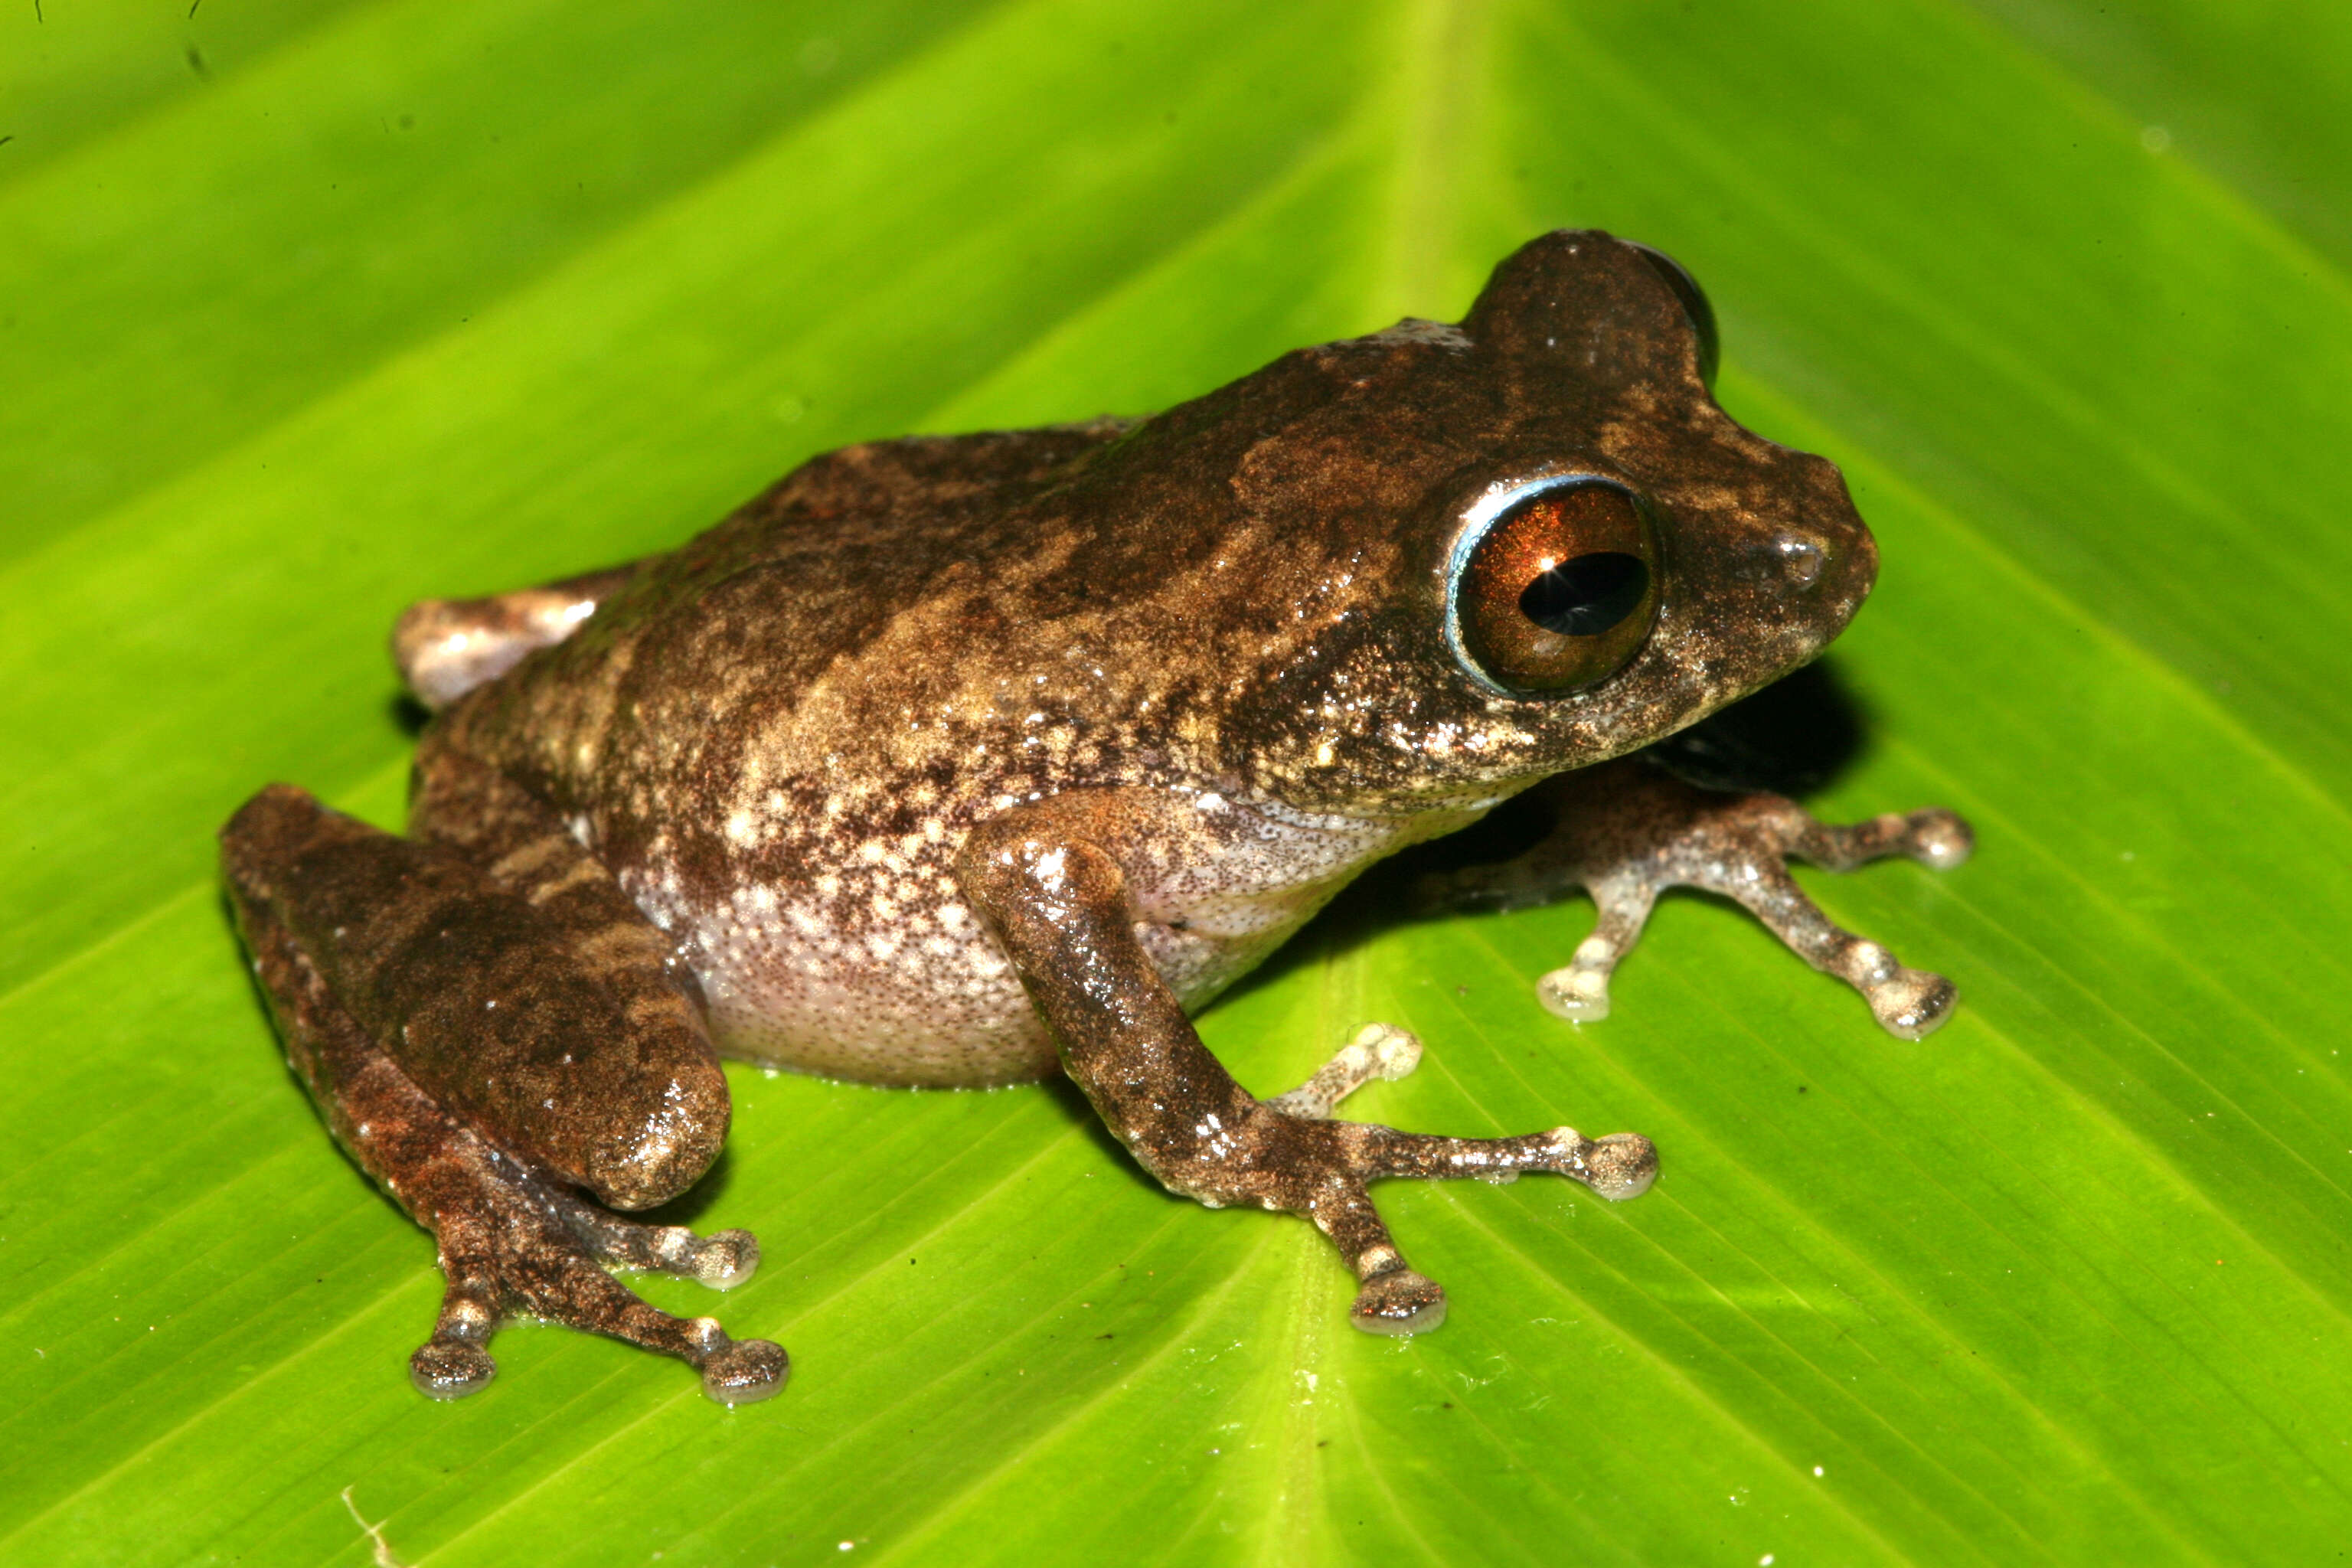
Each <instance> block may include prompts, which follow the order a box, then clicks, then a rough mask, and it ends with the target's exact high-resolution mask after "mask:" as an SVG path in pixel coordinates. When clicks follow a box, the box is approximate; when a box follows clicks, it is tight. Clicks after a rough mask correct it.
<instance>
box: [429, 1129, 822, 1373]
mask: <svg viewBox="0 0 2352 1568" xmlns="http://www.w3.org/2000/svg"><path fill="white" fill-rule="evenodd" d="M449 1131H450V1132H451V1133H452V1134H453V1136H452V1138H451V1140H450V1142H449V1144H448V1146H447V1147H446V1148H445V1150H444V1151H443V1152H442V1154H441V1157H440V1158H439V1159H437V1160H436V1162H435V1166H436V1168H435V1169H433V1170H431V1171H429V1172H425V1173H420V1176H421V1177H422V1180H421V1181H420V1182H418V1183H410V1184H404V1190H402V1192H401V1195H402V1196H403V1197H404V1199H405V1198H409V1197H411V1196H416V1197H420V1198H423V1200H424V1201H421V1202H419V1203H418V1204H417V1205H416V1206H417V1208H418V1210H419V1213H420V1215H422V1217H424V1218H425V1222H426V1224H427V1225H429V1226H431V1227H432V1229H433V1231H434V1233H435V1235H436V1237H437V1238H438V1240H439V1242H440V1252H441V1269H442V1272H443V1273H444V1274H445V1275H446V1276H447V1277H448V1280H449V1287H448V1290H447V1293H446V1295H445V1296H444V1297H443V1298H442V1302H441V1316H440V1319H439V1321H436V1323H435V1325H434V1329H433V1337H432V1338H431V1339H430V1340H428V1341H426V1342H425V1344H424V1345H423V1346H421V1347H419V1349H418V1350H417V1352H416V1353H415V1355H413V1356H411V1357H410V1358H409V1363H408V1366H409V1377H410V1379H411V1380H412V1381H413V1382H415V1384H416V1386H417V1388H418V1389H420V1390H421V1391H423V1392H424V1393H425V1394H430V1395H432V1396H433V1397H434V1398H436V1399H454V1398H457V1397H458V1396H460V1395H462V1394H471V1393H473V1392H475V1391H476V1390H477V1389H479V1388H481V1387H482V1386H483V1385H484V1384H488V1382H489V1381H490V1378H491V1376H492V1375H493V1373H495V1372H496V1371H497V1365H496V1363H493V1362H492V1361H491V1359H490V1355H489V1352H488V1342H489V1338H490V1335H491V1334H492V1333H493V1332H495V1331H497V1329H498V1327H499V1323H500V1322H501V1321H504V1320H505V1319H506V1318H508V1317H510V1316H513V1315H515V1314H516V1313H528V1314H529V1315H530V1316H532V1317H535V1318H539V1319H541V1320H543V1321H550V1322H560V1323H565V1324H569V1325H570V1326H571V1327H573V1328H576V1329H585V1330H587V1331H590V1332H592V1333H600V1334H608V1335H610V1336H612V1337H613V1338H614V1339H619V1340H625V1341H627V1342H629V1343H631V1344H634V1345H638V1346H641V1347H642V1348H644V1349H646V1350H649V1351H656V1352H660V1353H661V1354H664V1355H671V1356H676V1357H677V1358H678V1359H679V1360H680V1361H683V1362H686V1363H689V1364H690V1365H692V1366H694V1367H695V1368H697V1369H698V1371H700V1373H702V1386H703V1390H704V1392H706V1393H708V1394H709V1395H710V1396H711V1397H712V1398H713V1399H716V1400H718V1401H719V1402H720V1403H721V1404H725V1405H742V1404H748V1403H750V1402H751V1401H753V1400H759V1399H765V1398H767V1397H768V1396H769V1395H771V1394H774V1393H776V1392H777V1391H778V1390H779V1389H781V1388H782V1387H783V1385H784V1380H785V1378H786V1377H787V1376H788V1375H789V1374H790V1373H791V1370H792V1364H791V1362H790V1359H789V1358H788V1357H787V1356H786V1355H785V1354H784V1351H783V1347H782V1346H781V1345H777V1344H773V1343H772V1342H769V1341H766V1340H736V1339H730V1338H729V1337H728V1334H727V1331H726V1330H724V1329H722V1328H721V1327H719V1321H718V1320H717V1319H715V1318H676V1317H672V1316H671V1315H670V1314H669V1313H667V1312H665V1311H662V1310H658V1309H657V1308H655V1307H652V1306H649V1305H647V1304H646V1302H645V1301H643V1300H640V1299H639V1298H638V1296H637V1295H636V1293H635V1291H633V1290H631V1289H629V1288H628V1287H627V1286H625V1285H623V1284H622V1283H621V1282H620V1281H619V1280H617V1279H614V1278H613V1276H612V1275H610V1274H609V1273H607V1272H605V1270H604V1268H601V1267H599V1262H600V1260H601V1261H602V1262H605V1263H614V1264H619V1265H621V1266H623V1267H625V1268H656V1269H660V1270H662V1271H663V1272H665V1273H670V1274H682V1275H685V1276H688V1278H691V1279H699V1280H701V1281H702V1282H703V1283H704V1284H706V1285H710V1286H713V1287H715V1288H717V1289H722V1290H723V1289H729V1288H730V1287H732V1286H735V1285H738V1284H740V1283H741V1282H742V1281H743V1280H745V1279H749V1278H751V1271H752V1270H753V1269H754V1268H758V1267H759V1262H760V1247H759V1243H758V1242H756V1241H754V1240H753V1239H752V1237H751V1233H750V1232H749V1231H743V1230H723V1231H720V1232H719V1233H718V1234H717V1235H715V1236H711V1237H698V1236H696V1235H695V1234H694V1233H693V1232H691V1231H689V1230H687V1229H685V1228H684V1227H683V1226H649V1225H640V1224H638V1223H636V1222H635V1221H633V1220H626V1219H623V1218H621V1217H620V1216H619V1215H614V1214H612V1213H610V1212H609V1211H607V1210H605V1209H604V1208H601V1207H599V1206H598V1205H594V1204H592V1203H590V1202H588V1201H587V1200H586V1199H584V1198H582V1197H580V1196H578V1195H577V1194H573V1193H571V1192H569V1191H567V1190H565V1189H563V1188H562V1187H560V1186H558V1185H556V1184H553V1183H551V1182H548V1181H544V1180H541V1179H540V1178H537V1177H534V1176H532V1175H530V1174H529V1173H526V1172H524V1171H523V1170H522V1169H521V1168H520V1166H519V1165H517V1164H516V1163H514V1162H513V1161H511V1160H509V1159H507V1158H506V1157H505V1156H503V1155H501V1154H499V1152H497V1151H495V1150H492V1149H490V1148H488V1146H487V1145H486V1144H484V1143H483V1142H482V1141H481V1140H480V1139H479V1138H478V1137H476V1136H475V1135H473V1134H472V1133H469V1132H467V1131H465V1130H463V1129H461V1128H455V1127H453V1128H451V1129H450V1130H449ZM419 1186H423V1187H425V1188H427V1189H429V1191H430V1196H429V1197H425V1195H424V1194H422V1193H419V1192H418V1188H419ZM428 1205H429V1206H428Z"/></svg>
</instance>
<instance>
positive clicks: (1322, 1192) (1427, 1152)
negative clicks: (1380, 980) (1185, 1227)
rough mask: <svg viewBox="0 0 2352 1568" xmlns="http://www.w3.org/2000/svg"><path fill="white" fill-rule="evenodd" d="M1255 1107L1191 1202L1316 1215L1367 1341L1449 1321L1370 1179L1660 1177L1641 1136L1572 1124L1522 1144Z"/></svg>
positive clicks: (1601, 1189)
mask: <svg viewBox="0 0 2352 1568" xmlns="http://www.w3.org/2000/svg"><path fill="white" fill-rule="evenodd" d="M1257 1110H1258V1112H1259V1115H1258V1116H1257V1117H1256V1118H1253V1119H1252V1121H1250V1122H1249V1123H1247V1124H1245V1126H1244V1133H1243V1136H1242V1138H1241V1139H1240V1140H1238V1141H1237V1142H1240V1143H1241V1144H1242V1145H1244V1148H1245V1149H1246V1150H1247V1152H1246V1153H1244V1154H1243V1155H1242V1156H1240V1158H1238V1159H1229V1160H1228V1161H1227V1162H1225V1163H1227V1165H1228V1168H1227V1169H1226V1170H1225V1171H1224V1172H1223V1173H1221V1175H1222V1180H1220V1181H1218V1182H1217V1184H1216V1190H1215V1191H1214V1193H1213V1194H1210V1193H1196V1194H1195V1195H1197V1196H1201V1197H1202V1198H1203V1200H1204V1201H1206V1202H1210V1203H1213V1204H1220V1205H1222V1204H1223V1203H1226V1202H1234V1201H1239V1202H1248V1203H1255V1204H1257V1205H1259V1206H1262V1207H1265V1208H1279V1209H1288V1210H1290V1211H1292V1212H1293V1213H1297V1214H1303V1215H1307V1217H1308V1218H1309V1219H1311V1220H1313V1221H1314V1222H1315V1225H1316V1227H1317V1228H1318V1229H1319V1230H1320V1231H1322V1232H1323V1234H1324V1235H1326V1236H1328V1237H1330V1238H1331V1241H1332V1244H1333V1245H1334V1246H1336V1247H1339V1255H1340V1257H1341V1258H1344V1259H1345V1260H1346V1261H1347V1263H1348V1266H1349V1268H1352V1269H1354V1270H1355V1273H1356V1278H1357V1279H1359V1280H1360V1281H1361V1282H1362V1288H1361V1289H1360V1290H1358V1292H1357V1293H1356V1301H1355V1305H1354V1306H1353V1307H1351V1308H1350V1309H1349V1313H1348V1318H1349V1321H1350V1322H1352V1323H1354V1324H1355V1325H1356V1327H1358V1328H1360V1329H1361V1330H1363V1331H1365V1332H1366V1333H1370V1334H1418V1333H1425V1332H1427V1331H1429V1330H1431V1329H1434V1328H1436V1327H1437V1326H1438V1325H1439V1324H1440V1323H1443V1322H1444V1321H1445V1291H1444V1288H1443V1287H1441V1286H1439V1285H1438V1284H1437V1282H1436V1281H1435V1280H1433V1279H1430V1278H1429V1277H1428V1276H1426V1275H1424V1274H1422V1273H1420V1272H1419V1271H1417V1270H1415V1269H1414V1268H1412V1267H1411V1266H1410V1265H1408V1264H1407V1263H1406V1262H1405V1259H1404V1255H1403V1253H1402V1252H1401V1251H1399V1250H1398V1248H1397V1245H1396V1241H1395V1239H1394V1238H1393V1237H1391V1235H1390V1234H1389V1229H1388V1226H1387V1225H1386V1224H1385V1223H1384V1222H1382V1220H1381V1216H1380V1211H1379V1210H1378V1209H1377V1208H1375V1207H1374V1206H1373V1204H1372V1199H1371V1194H1370V1192H1369V1191H1368V1190H1367V1189H1368V1188H1369V1185H1370V1183H1372V1182H1374V1181H1377V1180H1380V1179H1381V1178H1383V1177H1390V1176H1410V1177H1418V1178H1420V1179H1422V1180H1425V1181H1426V1180H1441V1179H1445V1178H1449V1177H1461V1176H1475V1177H1477V1178H1479V1179H1480V1180H1482V1181H1487V1182H1494V1183H1497V1184H1500V1183H1506V1182H1514V1181H1517V1179H1518V1177H1519V1174H1520V1173H1521V1172H1524V1171H1548V1172H1550V1173H1554V1174H1557V1175H1562V1176H1567V1177H1569V1178H1570V1179H1571V1180H1573V1181H1578V1182H1581V1183H1583V1184H1585V1185H1586V1186H1588V1187H1591V1189H1592V1190H1593V1191H1594V1192H1596V1193H1598V1194H1601V1196H1602V1197H1605V1198H1609V1199H1612V1200H1622V1199H1625V1198H1632V1197H1638V1196H1640V1195H1641V1194H1643V1193H1645V1192H1647V1191H1648V1190H1649V1187H1650V1184H1651V1183H1652V1182H1653V1181H1654V1180H1656V1179H1657V1174H1658V1153H1657V1150H1656V1149H1655V1148H1654V1147H1653V1146H1652V1145H1651V1143H1650V1141H1649V1140H1648V1139H1647V1138H1644V1137H1642V1136H1641V1135H1640V1134H1638V1133H1633V1132H1616V1133H1612V1134H1610V1135H1609V1136H1608V1137H1605V1138H1587V1137H1585V1136H1584V1135H1583V1134H1582V1133H1580V1132H1579V1131H1577V1130H1576V1129H1575V1128H1573V1127H1555V1128H1553V1129H1552V1130H1551V1131H1548V1132H1534V1133H1528V1134H1527V1135H1525V1136H1522V1137H1517V1138H1441V1137H1433V1136H1431V1135H1429V1134H1426V1133H1419V1132H1400V1131H1397V1130H1396V1129H1395V1128H1393V1127H1380V1126H1374V1125H1370V1124H1367V1123H1361V1122H1346V1121H1318V1120H1314V1119H1309V1118H1304V1117H1300V1116H1297V1115H1296V1114H1286V1113H1285V1112H1283V1111H1280V1110H1276V1102H1274V1101H1268V1102H1266V1103H1265V1105H1263V1106H1260V1107H1258V1108H1257ZM1171 1184H1178V1185H1179V1190H1182V1186H1181V1184H1179V1183H1171Z"/></svg>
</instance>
